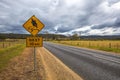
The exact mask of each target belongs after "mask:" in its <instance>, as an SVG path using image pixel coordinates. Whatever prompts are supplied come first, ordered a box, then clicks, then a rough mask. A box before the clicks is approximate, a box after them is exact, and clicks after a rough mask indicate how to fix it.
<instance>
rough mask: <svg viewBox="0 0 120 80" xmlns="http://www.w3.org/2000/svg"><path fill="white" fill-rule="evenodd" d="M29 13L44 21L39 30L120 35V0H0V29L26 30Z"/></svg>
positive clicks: (21, 31) (20, 31) (7, 31)
mask: <svg viewBox="0 0 120 80" xmlns="http://www.w3.org/2000/svg"><path fill="white" fill-rule="evenodd" d="M32 15H35V16H36V17H37V18H39V19H40V20H41V21H42V22H43V23H44V24H45V27H44V29H43V30H42V31H41V32H40V33H45V32H49V33H55V34H65V35H70V34H73V33H79V34H81V35H120V0H0V33H28V32H27V31H26V30H25V29H24V28H23V26H22V25H23V23H24V22H25V21H26V20H28V19H29V18H30V17H31V16H32Z"/></svg>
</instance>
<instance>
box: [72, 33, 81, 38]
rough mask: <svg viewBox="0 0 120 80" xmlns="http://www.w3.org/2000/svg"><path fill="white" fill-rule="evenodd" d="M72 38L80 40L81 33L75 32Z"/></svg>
mask: <svg viewBox="0 0 120 80" xmlns="http://www.w3.org/2000/svg"><path fill="white" fill-rule="evenodd" d="M71 39H72V40H78V39H80V38H79V35H78V34H77V33H74V34H73V35H72V36H71Z"/></svg>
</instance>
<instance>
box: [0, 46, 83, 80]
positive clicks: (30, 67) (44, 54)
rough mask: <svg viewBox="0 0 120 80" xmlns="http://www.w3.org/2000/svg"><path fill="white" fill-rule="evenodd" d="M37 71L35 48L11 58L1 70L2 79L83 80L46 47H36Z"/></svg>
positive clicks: (27, 49)
mask: <svg viewBox="0 0 120 80" xmlns="http://www.w3.org/2000/svg"><path fill="white" fill-rule="evenodd" d="M36 50H37V53H36V58H37V71H36V72H35V71H34V61H33V60H34V59H33V48H26V49H25V50H24V51H23V52H22V54H21V55H19V56H17V57H15V58H13V59H11V60H10V62H9V64H8V66H7V67H6V68H5V69H3V70H2V71H1V72H0V80H82V79H81V78H80V77H79V76H78V75H77V74H76V73H74V72H73V71H72V70H70V69H69V68H68V67H66V66H65V65H64V64H63V63H62V62H61V61H60V60H58V59H57V58H56V57H55V56H53V55H52V54H51V53H50V52H48V51H47V50H46V49H45V48H42V47H41V48H36Z"/></svg>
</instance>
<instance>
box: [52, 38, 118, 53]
mask: <svg viewBox="0 0 120 80" xmlns="http://www.w3.org/2000/svg"><path fill="white" fill-rule="evenodd" d="M52 42H55V43H60V44H65V45H71V46H78V47H85V48H91V49H97V50H103V51H109V52H115V53H120V41H117V40H116V41H110V40H103V41H52Z"/></svg>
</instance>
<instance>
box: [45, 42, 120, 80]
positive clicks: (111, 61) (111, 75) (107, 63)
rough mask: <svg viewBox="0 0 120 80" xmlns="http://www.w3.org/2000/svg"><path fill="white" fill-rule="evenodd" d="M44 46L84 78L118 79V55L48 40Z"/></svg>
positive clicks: (91, 79) (119, 57) (119, 68)
mask: <svg viewBox="0 0 120 80" xmlns="http://www.w3.org/2000/svg"><path fill="white" fill-rule="evenodd" d="M44 47H45V48H47V49H48V50H49V51H50V52H51V53H53V54H54V55H55V56H56V57H57V58H59V59H60V60H61V61H62V62H63V63H64V64H66V65H67V66H68V67H69V68H71V69H72V70H73V71H74V72H76V73H77V74H78V75H80V76H81V77H82V78H83V79H84V80H120V55H116V54H111V53H108V52H102V51H97V50H90V49H83V48H77V47H72V46H64V45H59V44H54V43H49V42H44Z"/></svg>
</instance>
